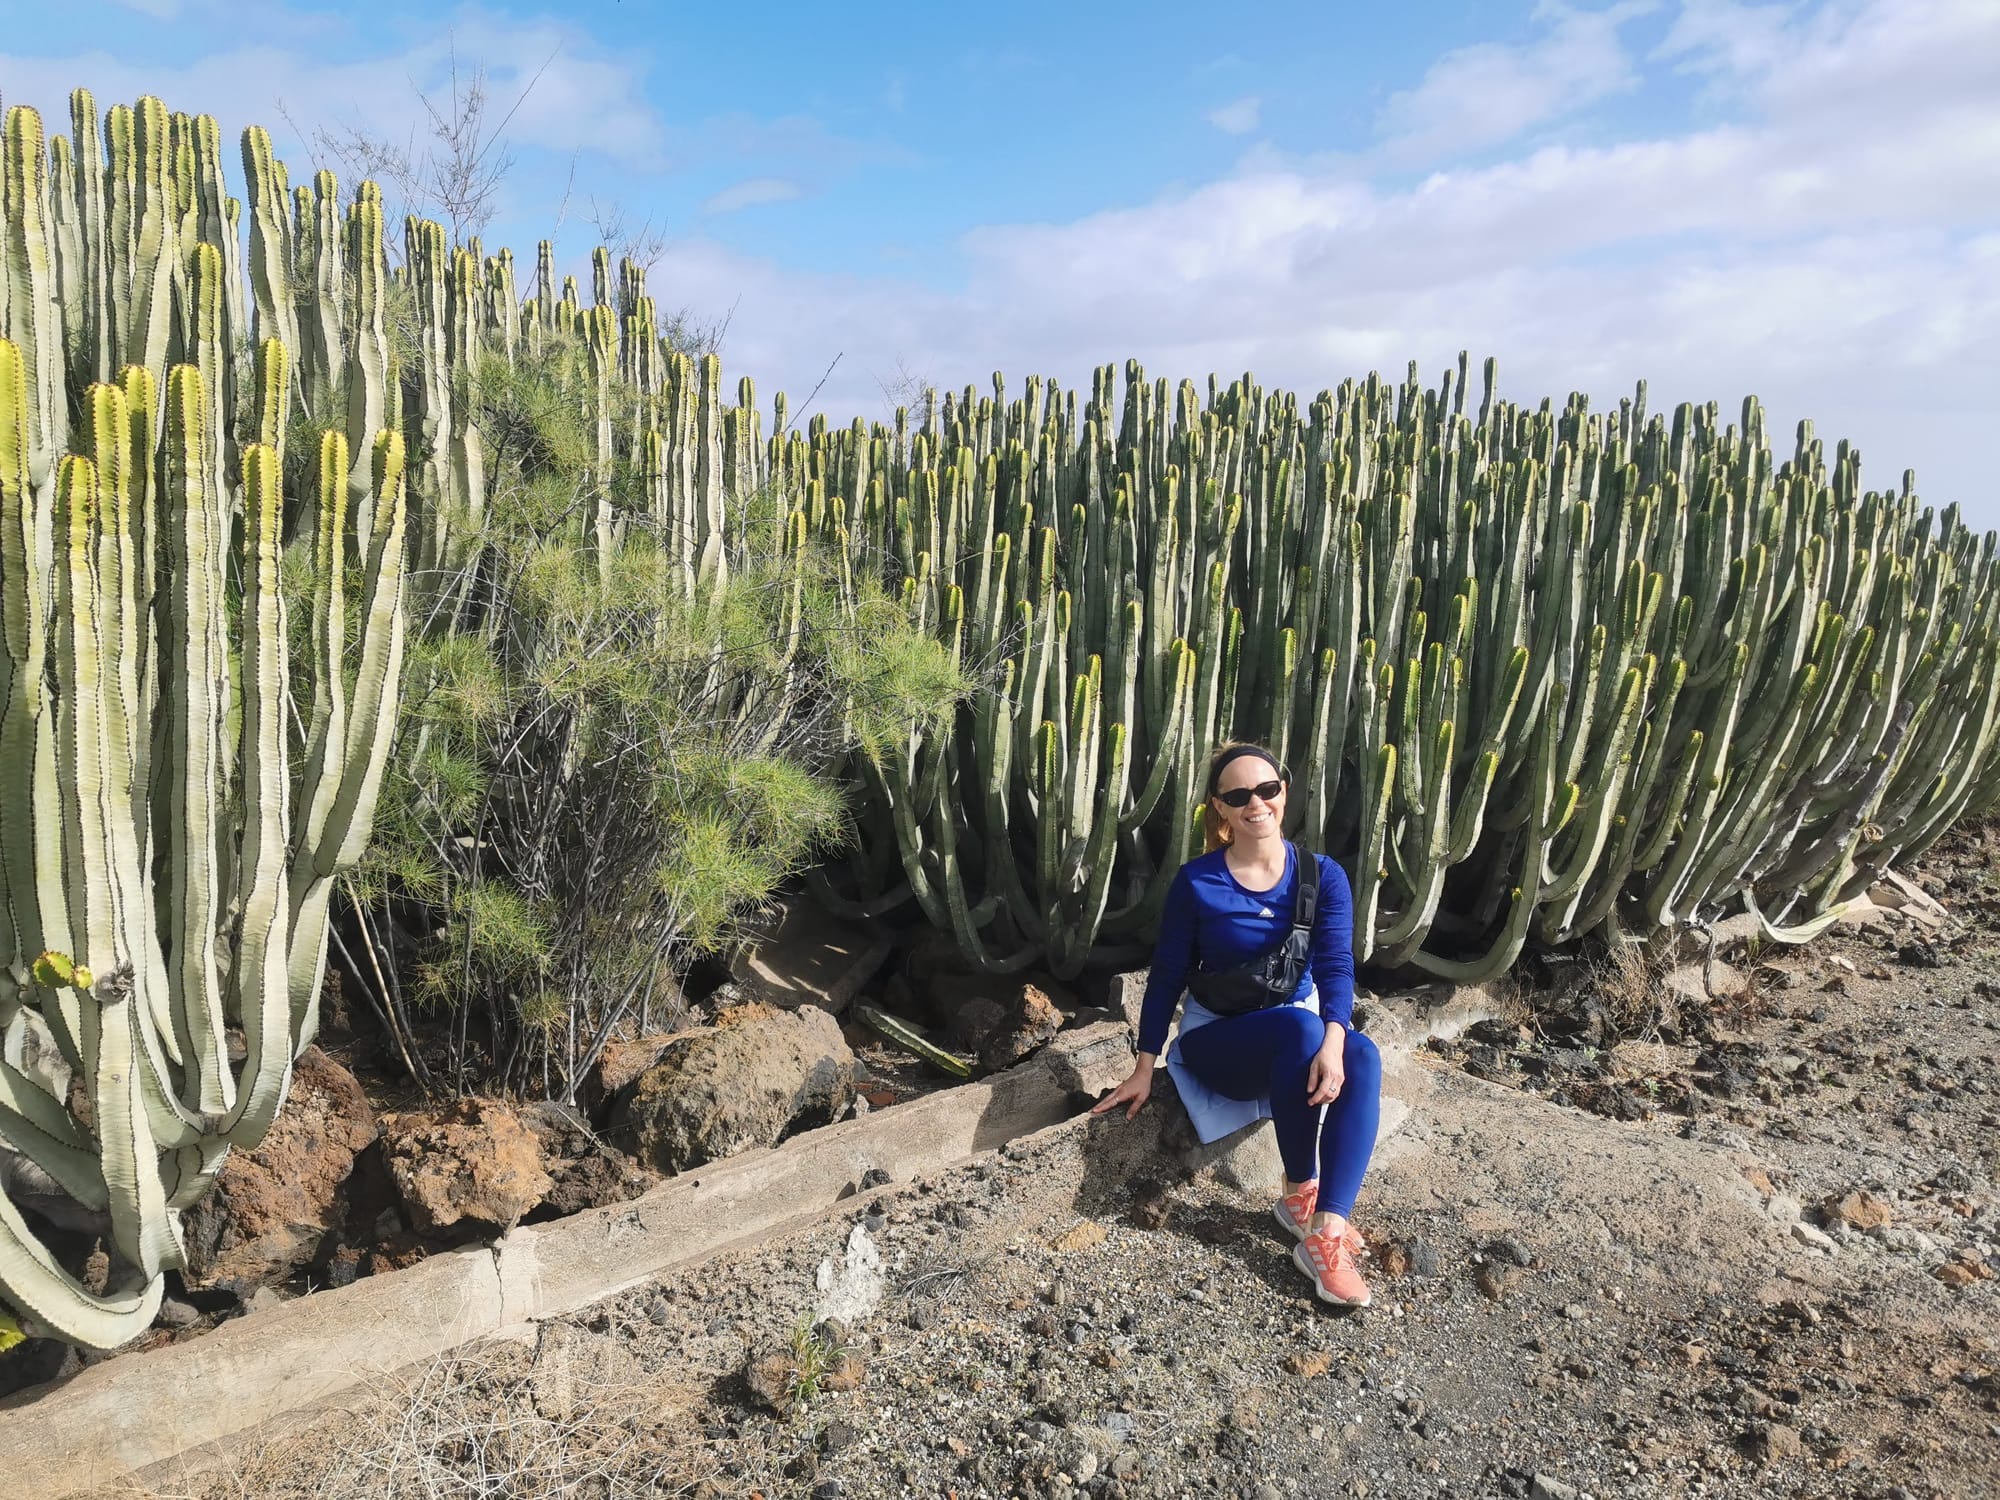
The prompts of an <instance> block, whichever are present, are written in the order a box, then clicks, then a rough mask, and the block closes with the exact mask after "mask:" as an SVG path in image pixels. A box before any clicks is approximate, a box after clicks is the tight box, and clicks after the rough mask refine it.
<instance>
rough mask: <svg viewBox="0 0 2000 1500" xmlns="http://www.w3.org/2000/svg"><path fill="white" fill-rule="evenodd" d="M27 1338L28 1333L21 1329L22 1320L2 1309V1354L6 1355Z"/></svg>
mask: <svg viewBox="0 0 2000 1500" xmlns="http://www.w3.org/2000/svg"><path fill="white" fill-rule="evenodd" d="M27 1337H28V1335H27V1333H26V1331H25V1330H23V1329H22V1327H21V1322H20V1320H19V1319H18V1318H16V1317H15V1316H14V1315H13V1314H12V1313H10V1312H8V1311H7V1310H6V1309H5V1308H4V1307H0V1354H5V1353H6V1352H7V1351H8V1350H9V1349H11V1348H13V1347H14V1346H15V1345H16V1344H18V1343H21V1342H22V1341H24V1340H25V1339H26V1338H27Z"/></svg>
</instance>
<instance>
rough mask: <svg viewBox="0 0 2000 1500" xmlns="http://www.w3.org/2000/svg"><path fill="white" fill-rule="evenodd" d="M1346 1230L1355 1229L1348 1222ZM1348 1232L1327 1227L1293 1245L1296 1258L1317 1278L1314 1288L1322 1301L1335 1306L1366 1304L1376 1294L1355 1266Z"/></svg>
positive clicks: (1295, 1261) (1299, 1265)
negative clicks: (1348, 1240)
mask: <svg viewBox="0 0 2000 1500" xmlns="http://www.w3.org/2000/svg"><path fill="white" fill-rule="evenodd" d="M1341 1228H1342V1230H1343V1231H1346V1233H1351V1232H1352V1231H1351V1230H1349V1229H1348V1227H1347V1226H1346V1225H1344V1224H1343V1225H1342V1226H1341ZM1346 1233H1342V1234H1336V1233H1334V1232H1333V1230H1331V1229H1323V1230H1321V1231H1320V1232H1319V1233H1318V1234H1309V1235H1307V1236H1306V1237H1305V1238H1304V1239H1302V1240H1300V1241H1299V1242H1298V1244H1297V1245H1295V1246H1293V1247H1292V1261H1293V1263H1294V1264H1296V1265H1297V1266H1298V1268H1299V1269H1300V1270H1301V1271H1304V1272H1305V1273H1306V1275H1308V1276H1310V1277H1312V1279H1313V1290H1314V1291H1315V1292H1317V1293H1318V1294H1319V1300H1320V1301H1322V1302H1331V1303H1332V1304H1333V1305H1334V1306H1335V1307H1366V1306H1367V1305H1368V1304H1369V1303H1370V1302H1371V1301H1372V1300H1374V1298H1373V1294H1372V1293H1371V1292H1370V1291H1369V1290H1368V1283H1367V1282H1365V1281H1363V1280H1362V1279H1361V1273H1360V1272H1359V1271H1357V1270H1356V1269H1355V1268H1354V1255H1353V1252H1352V1251H1350V1250H1349V1249H1348V1248H1347V1244H1346Z"/></svg>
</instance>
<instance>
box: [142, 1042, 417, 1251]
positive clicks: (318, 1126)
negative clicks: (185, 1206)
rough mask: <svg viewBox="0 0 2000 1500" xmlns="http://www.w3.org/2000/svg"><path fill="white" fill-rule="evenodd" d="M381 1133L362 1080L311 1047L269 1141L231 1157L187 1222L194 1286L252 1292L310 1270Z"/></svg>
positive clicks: (295, 1072) (297, 1067)
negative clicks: (352, 1177)
mask: <svg viewBox="0 0 2000 1500" xmlns="http://www.w3.org/2000/svg"><path fill="white" fill-rule="evenodd" d="M379 1133H380V1127H379V1126H378V1124H377V1123H376V1119H375V1111H374V1110H373V1109H371V1108H369V1105H368V1100H367V1097H366V1096H365V1095H363V1093H362V1092H361V1085H360V1084H358V1083H356V1082H355V1081H354V1075H353V1074H351V1073H349V1072H348V1071H347V1070H346V1069H345V1068H343V1067H341V1066H340V1064H338V1063H336V1062H334V1061H333V1059H331V1058H329V1057H328V1056H327V1055H326V1054H325V1053H323V1052H321V1051H320V1050H319V1048H317V1047H308V1048H306V1050H305V1051H304V1052H302V1053H300V1054H299V1059H298V1061H297V1062H296V1063H295V1064H293V1067H292V1088H291V1093H290V1095H289V1097H287V1099H286V1100H285V1107H284V1108H283V1109H281V1110H279V1111H278V1118H277V1120H276V1121H275V1122H274V1123H273V1124H272V1126H271V1129H270V1131H269V1133H267V1134H266V1135H265V1137H264V1139H263V1142H262V1143H261V1144H260V1145H259V1146H258V1147H257V1149H256V1150H254V1151H237V1152H232V1153H231V1154H230V1157H229V1159H228V1160H227V1161H226V1162H224V1163H223V1167H222V1172H221V1174H220V1175H219V1176H218V1177H217V1179H216V1185H215V1189H214V1191H212V1192H211V1193H210V1194H209V1195H208V1196H207V1197H206V1198H204V1199H203V1200H202V1201H201V1202H199V1203H197V1204H195V1205H194V1207H192V1208H190V1209H189V1210H188V1211H187V1213H186V1214H185V1215H184V1216H183V1218H182V1220H181V1226H182V1232H183V1234H184V1235H185V1237H186V1241H187V1249H188V1265H187V1269H186V1272H185V1273H184V1274H185V1277H186V1280H187V1283H188V1285H190V1286H194V1287H212V1286H221V1285H226V1284H229V1283H241V1284H243V1285H245V1286H254V1285H258V1284H261V1283H263V1282H266V1281H274V1280H279V1279H282V1278H283V1277H285V1276H287V1275H289V1274H290V1273H291V1272H292V1271H294V1270H295V1269H297V1268H298V1267H300V1266H304V1265H308V1264H310V1263H311V1262H312V1261H313V1259H314V1258H315V1257H316V1256H317V1255H318V1254H319V1252H320V1247H321V1241H323V1240H324V1239H325V1238H326V1237H327V1235H328V1233H329V1232H330V1231H331V1230H333V1229H334V1228H335V1227H336V1226H337V1225H338V1224H339V1223H340V1222H341V1220H342V1219H343V1218H344V1217H345V1215H346V1212H347V1203H346V1189H347V1181H348V1177H349V1174H350V1173H352V1172H353V1170H354V1158H355V1156H356V1155H357V1154H358V1153H359V1152H361V1151H362V1150H364V1149H365V1148H366V1147H367V1146H368V1145H369V1143H370V1142H372V1141H373V1140H374V1139H375V1137H376V1136H377V1135H378V1134H379Z"/></svg>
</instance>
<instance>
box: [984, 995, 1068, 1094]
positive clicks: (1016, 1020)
mask: <svg viewBox="0 0 2000 1500" xmlns="http://www.w3.org/2000/svg"><path fill="white" fill-rule="evenodd" d="M1062 1023H1063V1013H1062V1012H1061V1011H1060V1010H1058V1009H1057V1008H1056V1003H1055V1001H1053V1000H1051V999H1050V998H1049V996H1048V993H1047V992H1046V991H1044V990H1043V989H1041V988H1040V987H1039V986H1036V985H1032V984H1024V985H1022V986H1021V991H1020V994H1019V995H1018V996H1017V997H1016V998H1015V1001H1014V1005H1013V1008H1012V1009H1010V1010H1009V1011H1008V1013H1007V1016H1006V1018H1005V1019H1004V1020H1003V1021H1001V1023H1000V1025H999V1026H998V1027H997V1028H995V1030H994V1031H993V1033H992V1034H991V1035H990V1036H988V1037H987V1038H986V1041H985V1043H984V1045H982V1046H981V1047H980V1049H979V1061H980V1062H981V1063H982V1064H983V1065H984V1066H985V1068H986V1069H987V1071H988V1072H992V1073H997V1072H999V1071H1000V1070H1001V1069H1002V1068H1011V1067H1013V1066H1014V1064H1015V1063H1017V1062H1020V1061H1021V1060H1022V1059H1023V1058H1025V1057H1026V1056H1027V1055H1028V1054H1029V1053H1031V1052H1033V1051H1034V1050H1035V1049H1036V1048H1037V1047H1039V1046H1041V1045H1043V1043H1045V1042H1047V1041H1048V1040H1049V1039H1050V1038H1051V1037H1053V1036H1054V1035H1055V1034H1056V1033H1057V1032H1058V1031H1061V1030H1062Z"/></svg>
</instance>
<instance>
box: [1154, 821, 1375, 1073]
mask: <svg viewBox="0 0 2000 1500" xmlns="http://www.w3.org/2000/svg"><path fill="white" fill-rule="evenodd" d="M1298 852H1299V851H1298V846H1297V845H1295V844H1287V845H1286V852H1285V874H1284V878H1283V879H1282V880H1280V881H1279V882H1278V883H1277V885H1275V886H1273V887H1272V888H1271V889H1270V890H1268V891H1251V890H1246V889H1244V887H1243V886H1242V885H1241V884H1239V883H1238V881H1237V879H1236V877H1235V876H1234V875H1232V874H1230V873H1229V865H1228V862H1227V858H1226V855H1227V851H1226V850H1222V849H1217V850H1214V851H1213V852H1211V853H1208V854H1203V855H1201V856H1199V857H1197V858H1195V859H1191V860H1189V861H1188V862H1187V863H1186V864H1184V865H1182V866H1181V867H1180V870H1179V871H1178V872H1177V873H1176V874H1175V876H1174V880H1173V884H1172V885H1170V886H1169V887H1168V888H1167V900H1166V905H1165V907H1164V909H1163V910H1162V911H1161V913H1160V938H1159V942H1158V944H1157V945H1156V946H1155V948H1154V950H1153V969H1152V973H1151V975H1150V976H1149V977H1148V979H1147V981H1146V999H1145V1002H1144V1004H1143V1006H1142V1007H1141V1009H1140V1012H1139V1050H1140V1051H1141V1052H1150V1053H1152V1054H1153V1055H1154V1056H1155V1057H1157V1056H1159V1055H1160V1054H1161V1053H1162V1052H1164V1051H1165V1050H1166V1046H1167V1028H1168V1027H1169V1026H1170V1025H1171V1024H1172V1023H1173V1017H1174V1007H1175V1006H1176V1005H1177V1004H1179V1003H1180V998H1181V995H1182V993H1183V992H1184V991H1185V990H1186V989H1187V979H1188V974H1189V973H1190V972H1191V971H1192V970H1194V969H1195V968H1196V967H1197V966H1199V967H1200V968H1202V969H1205V970H1213V969H1226V968H1228V967H1230V965H1232V964H1239V963H1242V962H1244V961H1245V960H1247V959H1252V958H1255V957H1256V956H1257V955H1258V954H1260V953H1269V952H1270V951H1271V950H1272V949H1273V948H1275V947H1277V946H1278V944H1279V943H1281V942H1282V941H1284V936H1285V934H1286V932H1288V931H1289V930H1290V929H1291V925H1292V905H1293V903H1294V901H1295V900H1296V898H1297V895H1298V887H1299V871H1298ZM1313 858H1315V859H1317V860H1318V861H1319V911H1318V912H1317V913H1316V914H1315V918H1314V921H1313V941H1312V960H1311V962H1310V964H1308V966H1307V972H1306V973H1305V974H1303V975H1301V976H1300V978H1299V987H1298V990H1297V992H1296V993H1294V994H1293V996H1292V1000H1293V1001H1294V1002H1297V1001H1299V1000H1303V999H1304V998H1305V997H1306V994H1307V993H1308V991H1310V990H1317V991H1318V993H1319V1013H1320V1017H1321V1019H1323V1020H1325V1021H1328V1022H1336V1021H1337V1022H1339V1023H1340V1024H1341V1025H1342V1026H1346V1025H1348V1024H1349V1022H1350V1020H1351V1018H1352V1017H1353V1015H1354V898H1353V896H1352V894H1351V893H1350V892H1349V890H1348V887H1347V875H1346V872H1345V871H1343V870H1342V869H1341V868H1340V866H1339V865H1337V864H1335V863H1334V862H1333V861H1332V860H1330V859H1328V858H1327V857H1326V856H1325V855H1324V854H1318V855H1314V856H1313Z"/></svg>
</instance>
